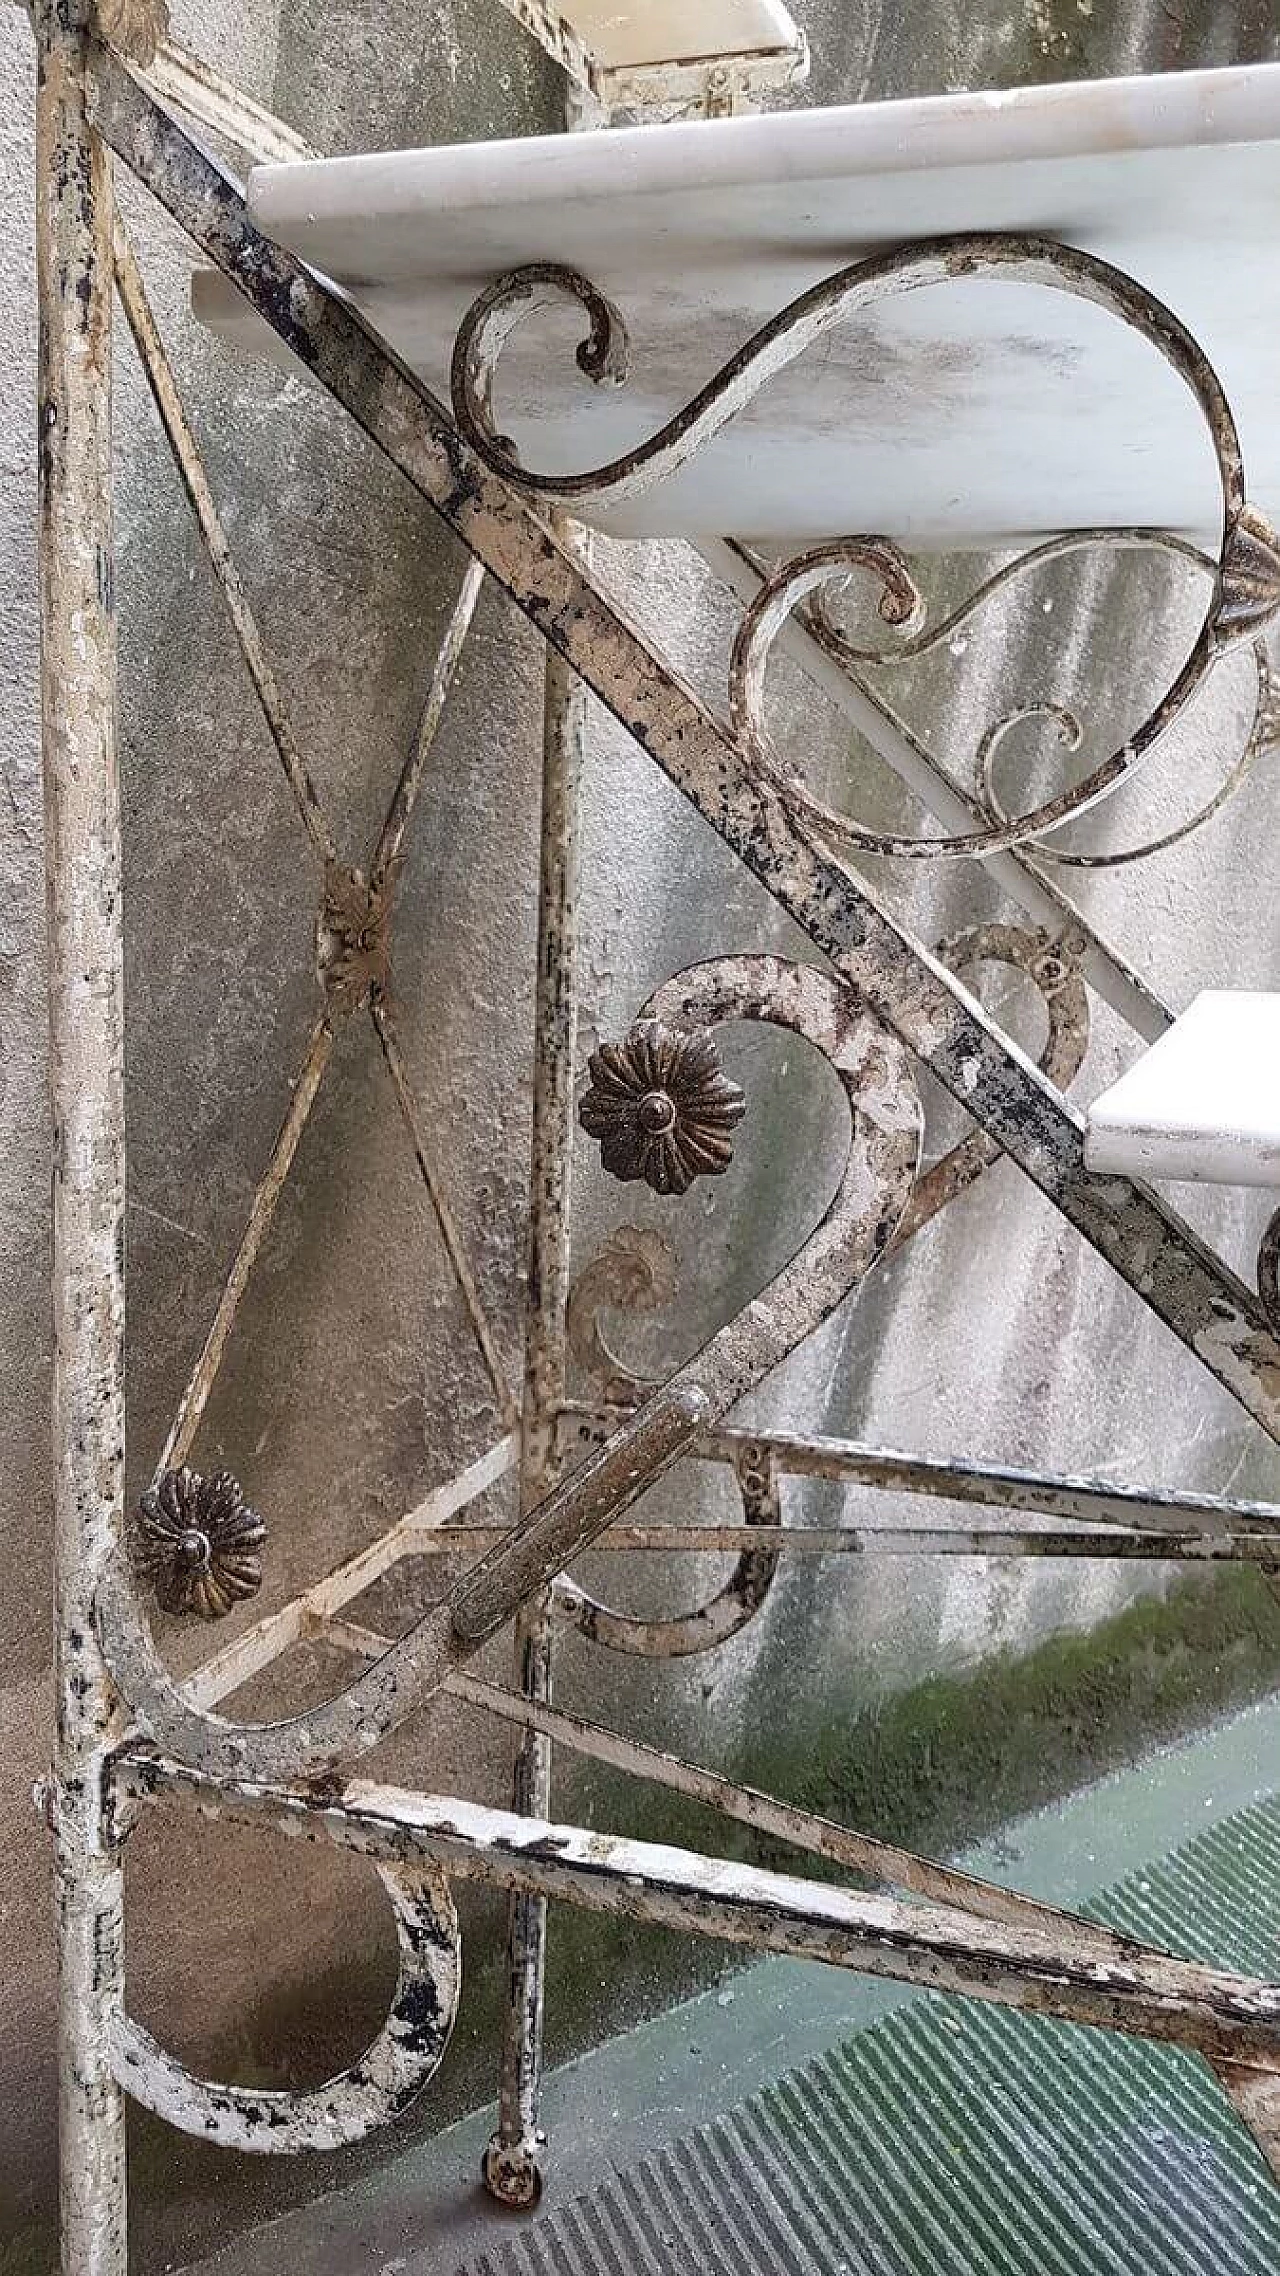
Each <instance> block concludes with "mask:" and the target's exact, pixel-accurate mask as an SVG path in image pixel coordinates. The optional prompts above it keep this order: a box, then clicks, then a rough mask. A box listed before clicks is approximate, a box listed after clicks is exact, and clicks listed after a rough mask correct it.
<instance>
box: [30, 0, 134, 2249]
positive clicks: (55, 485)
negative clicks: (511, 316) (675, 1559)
mask: <svg viewBox="0 0 1280 2276" xmlns="http://www.w3.org/2000/svg"><path fill="white" fill-rule="evenodd" d="M88 13H89V11H88V6H87V0H35V5H34V8H33V11H32V14H33V21H34V26H35V34H36V46H37V57H38V77H37V88H36V289H37V295H38V305H39V326H40V331H39V337H40V350H39V353H40V368H39V405H40V410H39V491H40V530H39V585H40V667H41V752H42V759H43V768H44V813H45V872H46V879H47V891H48V926H49V937H48V957H49V964H48V989H49V1080H50V1093H51V1105H52V1115H53V1268H52V1298H53V1400H52V1428H53V1473H54V1488H53V1495H54V1542H53V1555H54V1592H55V1602H56V1612H55V1638H56V1641H55V1661H56V1664H55V1681H56V1717H57V1721H56V1739H55V1753H54V1765H53V1781H52V1790H51V1797H50V1800H51V1816H52V1822H53V1832H54V1859H55V1862H54V1875H55V1890H56V1903H57V1940H58V2128H59V2156H60V2166H61V2201H62V2265H63V2268H64V2270H65V2271H66V2272H67V2276H125V2262H126V2218H125V2141H124V2102H123V2097H122V2095H121V2093H120V2090H119V2087H118V2086H117V2084H116V2082H115V2079H114V2077H113V2075H112V2071H111V2065H110V2059H109V2049H108V2036H109V2032H110V2027H111V2023H112V2019H113V2017H114V2015H115V2014H116V2013H117V2011H118V2010H119V2008H120V2007H121V2005H122V2002H123V1998H124V1886H123V1875H122V1871H121V1865H120V1859H119V1854H118V1851H117V1849H116V1847H115V1846H114V1844H113V1842H112V1839H111V1834H110V1828H109V1825H108V1822H107V1819H106V1816H105V1813H104V1793H103V1777H104V1769H105V1762H106V1757H107V1754H108V1751H109V1750H110V1748H111V1747H113V1746H114V1745H115V1744H116V1743H117V1742H118V1741H119V1739H120V1737H121V1735H122V1733H123V1730H124V1717H123V1715H122V1712H121V1707H120V1702H119V1699H118V1695H117V1693H116V1690H115V1687H114V1685H113V1683H112V1681H111V1678H110V1675H109V1673H108V1671H107V1668H106V1667H105V1665H104V1663H103V1660H102V1658H101V1655H100V1653H99V1650H98V1644H97V1638H96V1636H95V1633H94V1627H93V1609H92V1608H93V1596H94V1590H95V1588H96V1586H97V1581H98V1576H99V1574H100V1573H101V1571H102V1568H103V1565H104V1563H105V1561H106V1560H107V1558H108V1557H109V1556H110V1555H111V1553H112V1550H113V1548H114V1547H115V1546H116V1545H117V1544H118V1542H119V1539H120V1534H121V1527H122V1520H123V1497H124V1451H125V1410H124V1256H125V1129H124V967H123V920H122V910H121V856H120V793H119V781H118V777H117V771H116V748H115V655H116V651H115V618H114V591H113V553H112V515H111V217H112V187H111V161H110V159H109V158H108V156H107V154H106V152H105V150H104V149H103V146H102V144H101V143H100V142H99V140H98V138H97V136H96V135H95V134H94V133H93V132H92V130H91V128H90V124H89V117H88V78H87V71H88V60H89V56H88V45H87V37H86V33H87V18H88Z"/></svg>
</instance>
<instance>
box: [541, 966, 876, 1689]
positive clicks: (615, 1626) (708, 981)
mask: <svg viewBox="0 0 1280 2276" xmlns="http://www.w3.org/2000/svg"><path fill="white" fill-rule="evenodd" d="M851 1013H852V1014H853V1015H854V1016H853V1017H852V1018H851V1016H850V1015H851ZM864 1019H865V1015H863V1014H861V1013H859V1011H858V1006H857V1002H856V999H855V998H853V997H851V996H850V993H849V990H848V988H846V987H843V986H841V985H839V984H838V983H837V982H835V981H833V980H831V979H829V978H828V977H827V975H826V974H825V973H824V972H820V971H818V970H817V968H816V967H815V966H813V965H805V964H792V963H788V962H786V961H784V959H783V958H781V957H776V956H724V957H718V958H716V959H715V960H714V961H712V962H708V963H706V964H698V965H694V966H693V967H692V969H691V970H690V971H688V972H682V973H679V974H678V975H677V976H676V978H675V979H674V980H668V981H666V982H664V984H663V986H662V987H660V988H658V989H657V990H656V991H655V993H654V994H653V995H652V996H651V997H650V998H649V1001H648V1003H647V1004H645V1006H644V1007H643V1009H642V1011H641V1012H640V1013H639V1014H638V1020H639V1021H646V1020H658V1021H661V1022H663V1023H665V1024H666V1025H668V1026H674V1027H679V1026H688V1025H693V1026H697V1027H699V1028H703V1029H707V1030H711V1029H714V1028H717V1027H721V1026H724V1025H725V1024H727V1023H728V1022H729V1021H732V1020H763V1021H767V1022H768V1023H769V1024H770V1025H772V1026H774V1027H783V1028H788V1029H790V1030H791V1031H792V1032H793V1033H795V1034H797V1035H799V1036H801V1037H802V1038H803V1040H804V1041H805V1042H806V1043H810V1044H812V1045H813V1047H814V1049H815V1050H816V1051H819V1052H821V1054H822V1056H823V1058H824V1059H826V1060H827V1061H828V1062H829V1063H830V1065H831V1066H832V1067H833V1068H834V1069H835V1072H836V1074H837V1075H838V1076H839V1078H840V1082H841V1085H842V1087H843V1089H844V1092H845V1096H846V1098H847V1100H848V1103H849V1111H850V1115H851V1117H852V1119H853V1123H854V1126H855V1127H856V1124H857V1118H858V1114H859V1111H860V1109H861V1104H862V1099H863V1095H864V1086H865V1083H866V1075H867V1066H866V1055H867V1041H866V1033H865V1027H864V1024H863V1022H864ZM912 1095H913V1096H914V1091H913V1093H912ZM853 1159H854V1157H853V1153H852V1151H851V1152H850V1156H849V1163H848V1164H847V1165H846V1171H845V1177H844V1179H843V1180H842V1182H841V1186H840V1190H839V1192H838V1193H837V1195H836V1198H835V1200H834V1201H833V1203H832V1205H831V1212H830V1213H829V1215H828V1218H827V1221H826V1222H827V1227H828V1229H829V1230H831V1231H832V1232H833V1233H834V1232H837V1231H838V1225H837V1224H835V1223H833V1220H836V1219H838V1218H840V1217H841V1216H847V1218H848V1220H849V1221H850V1223H851V1224H854V1223H856V1222H857V1220H858V1218H859V1216H860V1214H861V1212H862V1209H863V1207H864V1205H865V1204H864V1199H863V1197H862V1195H861V1194H860V1193H859V1192H858V1191H857V1190H856V1186H855V1188H854V1190H848V1188H849V1181H850V1176H851V1171H852V1165H853ZM898 1221H899V1222H900V1221H901V1219H900V1218H899V1220H898ZM894 1229H896V1226H895V1228H894ZM837 1300H838V1299H837ZM826 1308H827V1309H830V1306H827V1307H826ZM806 1332H807V1330H806ZM796 1340H797V1341H798V1340H799V1339H798V1338H797V1339H796ZM736 1468H737V1477H738V1486H739V1490H740V1492H741V1495H742V1500H743V1511H744V1515H745V1518H746V1522H747V1524H748V1525H753V1526H758V1527H759V1528H760V1537H761V1538H760V1547H759V1548H758V1549H748V1550H746V1551H744V1553H743V1555H742V1556H741V1557H739V1558H738V1560H737V1562H736V1563H735V1565H734V1567H733V1570H732V1572H731V1573H730V1574H729V1576H728V1578H727V1579H726V1580H725V1582H724V1583H723V1585H722V1586H721V1587H720V1588H718V1589H717V1590H716V1592H715V1594H714V1596H712V1597H710V1598H708V1600H707V1601H706V1603H704V1604H700V1605H698V1606H696V1607H695V1609H694V1610H693V1611H691V1612H685V1613H681V1614H678V1615H677V1616H676V1617H675V1618H674V1619H670V1620H642V1619H639V1618H636V1617H634V1616H632V1615H630V1614H628V1613H624V1612H618V1611H616V1610H615V1609H614V1608H613V1607H612V1606H611V1605H607V1604H600V1603H598V1602H597V1600H596V1599H595V1598H594V1597H592V1596H591V1595H589V1594H588V1592H587V1591H586V1589H584V1588H582V1587H580V1586H579V1585H578V1583H577V1582H575V1581H571V1580H567V1579H560V1580H558V1581H557V1582H556V1584H555V1589H554V1593H553V1597H552V1604H553V1607H554V1610H555V1611H556V1613H557V1615H558V1616H559V1617H560V1618H561V1619H562V1620H565V1621H567V1622H569V1623H570V1624H571V1625H572V1626H573V1627H575V1628H577V1629H578V1630H579V1632H580V1633H581V1634H582V1635H584V1636H586V1637H587V1638H589V1640H590V1641H591V1642H592V1643H595V1644H603V1645H604V1646H606V1647H607V1649H608V1650H610V1651H614V1652H630V1653H636V1654H639V1655H640V1656H642V1657H644V1658H648V1659H679V1658H684V1657H685V1656H687V1655H689V1654H692V1653H695V1652H706V1651H711V1650H714V1649H715V1647H716V1646H717V1645H720V1644H725V1643H727V1642H728V1641H729V1638H730V1637H731V1636H735V1635H737V1633H738V1631H739V1630H740V1629H741V1628H745V1626H746V1625H747V1622H748V1621H750V1620H752V1619H754V1617H755V1615H756V1613H757V1612H758V1611H759V1610H760V1607H761V1605H762V1604H763V1603H764V1601H765V1598H766V1597H767V1595H768V1593H769V1589H770V1587H771V1585H772V1582H773V1579H774V1576H775V1574H776V1572H777V1570H778V1563H779V1553H778V1551H777V1550H776V1549H773V1550H771V1549H770V1547H769V1535H770V1533H771V1532H776V1530H777V1528H778V1527H779V1526H780V1525H781V1523H782V1506H781V1500H780V1496H779V1491H778V1479H777V1474H776V1471H775V1469H774V1466H773V1463H772V1461H771V1460H770V1458H769V1457H768V1455H767V1453H766V1452H765V1451H764V1450H762V1449H760V1448H755V1447H753V1448H749V1449H746V1450H744V1451H743V1453H742V1454H741V1455H740V1456H739V1459H738V1462H737V1465H736Z"/></svg>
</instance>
